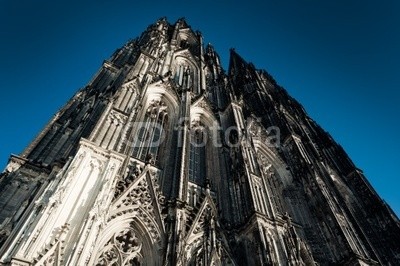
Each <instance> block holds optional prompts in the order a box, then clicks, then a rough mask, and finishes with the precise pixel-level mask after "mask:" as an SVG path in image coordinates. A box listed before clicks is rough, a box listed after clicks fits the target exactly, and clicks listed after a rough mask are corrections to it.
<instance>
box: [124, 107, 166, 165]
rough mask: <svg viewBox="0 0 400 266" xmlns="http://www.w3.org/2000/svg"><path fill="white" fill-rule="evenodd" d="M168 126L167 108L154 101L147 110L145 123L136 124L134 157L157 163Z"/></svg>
mask: <svg viewBox="0 0 400 266" xmlns="http://www.w3.org/2000/svg"><path fill="white" fill-rule="evenodd" d="M167 125H168V113H167V106H166V105H165V103H163V102H162V101H153V102H152V103H151V104H150V106H149V107H148V108H147V110H146V114H145V117H144V121H143V122H136V126H137V133H136V135H135V136H133V152H132V156H133V157H135V158H137V159H139V160H142V161H152V162H153V163H154V162H156V161H157V159H158V153H159V150H160V146H161V145H162V144H163V140H164V139H165V130H166V127H167Z"/></svg>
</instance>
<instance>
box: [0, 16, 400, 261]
mask: <svg viewBox="0 0 400 266" xmlns="http://www.w3.org/2000/svg"><path fill="white" fill-rule="evenodd" d="M0 206H1V208H0V265H19V266H25V265H96V266H97V265H98V266H100V265H113V266H117V265H121V266H122V265H399V264H400V244H399V243H400V223H399V220H398V218H397V216H396V215H395V214H394V213H393V211H392V210H391V209H390V207H389V206H388V205H386V203H384V201H382V200H381V198H380V197H379V195H377V193H376V192H375V190H374V189H373V188H372V187H371V185H370V184H369V183H368V181H367V179H366V178H365V177H364V175H363V173H362V171H361V170H359V169H358V168H357V167H356V166H354V164H353V163H352V161H351V160H350V159H349V157H348V156H347V154H346V153H345V151H344V150H343V149H342V148H341V146H339V145H338V144H337V143H336V142H335V141H334V140H333V139H332V138H331V136H330V135H329V134H328V133H327V132H325V131H324V130H323V129H322V128H321V127H320V126H319V125H318V124H317V123H316V122H314V121H313V120H312V119H311V118H310V117H309V116H308V115H307V114H306V112H305V111H304V109H303V108H302V106H301V105H300V104H299V103H298V102H297V101H296V100H295V99H293V98H292V97H290V96H289V95H288V94H287V92H286V91H285V89H283V88H282V87H280V86H279V85H278V84H277V83H276V82H275V80H274V79H273V78H272V77H271V76H270V75H269V74H268V73H267V72H266V71H263V70H259V69H256V68H255V66H254V65H252V64H251V63H248V62H246V61H245V60H244V59H243V58H242V57H241V56H240V55H239V54H238V53H237V52H236V51H234V50H231V54H230V63H229V68H228V71H227V72H225V71H224V70H223V68H222V66H221V63H220V59H219V56H218V54H217V53H216V51H215V50H214V48H213V47H212V46H211V45H205V44H203V39H202V35H201V34H200V32H196V31H193V30H192V29H191V27H190V26H189V25H188V24H187V23H186V21H185V20H184V19H180V20H178V21H177V22H176V23H175V24H170V23H168V21H167V20H166V19H164V18H162V19H160V20H158V21H157V22H156V23H154V24H152V25H150V26H149V27H148V28H147V29H146V31H145V32H143V34H142V35H141V36H140V37H138V38H136V39H133V40H131V41H129V42H127V43H126V44H125V45H124V46H123V47H122V48H120V49H118V50H116V51H115V52H114V54H113V55H112V56H111V58H110V59H109V60H106V61H104V63H103V65H102V66H101V68H100V70H99V71H98V72H97V73H96V74H95V76H94V78H93V79H92V80H91V81H90V83H89V84H88V85H87V86H86V87H84V88H82V89H81V90H79V91H78V92H77V93H76V94H75V95H74V96H73V97H72V98H71V99H70V101H69V102H68V103H67V104H66V105H65V106H64V107H63V108H62V109H61V110H60V111H58V112H57V113H56V114H55V116H54V117H53V118H52V119H51V120H50V121H49V123H48V124H47V125H46V126H45V128H44V129H43V130H42V131H41V132H40V133H39V134H38V136H37V137H36V138H35V139H34V140H33V141H32V143H31V144H30V145H29V146H28V147H27V148H26V149H25V150H24V151H23V152H22V153H21V154H20V155H19V156H16V155H12V156H11V157H10V159H9V163H8V165H7V166H6V169H5V170H4V172H3V173H2V174H1V177H0Z"/></svg>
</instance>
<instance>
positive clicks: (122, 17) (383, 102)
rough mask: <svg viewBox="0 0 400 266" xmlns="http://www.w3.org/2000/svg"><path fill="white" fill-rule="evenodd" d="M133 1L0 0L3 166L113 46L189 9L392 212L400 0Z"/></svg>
mask: <svg viewBox="0 0 400 266" xmlns="http://www.w3.org/2000/svg"><path fill="white" fill-rule="evenodd" d="M82 2H83V1H82ZM133 2H134V1H118V0H115V1H111V0H109V1H101V0H99V1H85V2H84V3H79V2H77V1H75V2H74V1H40V0H37V1H12V0H8V1H5V0H0V25H1V27H0V36H1V39H0V58H1V71H0V88H1V97H0V114H1V116H0V122H1V130H0V167H3V166H4V165H5V164H6V161H7V158H8V155H9V154H10V153H16V154H18V153H20V152H21V151H22V150H23V148H24V147H25V146H26V145H27V144H28V143H29V142H30V141H31V140H32V139H33V137H34V136H35V135H36V134H37V133H38V132H39V130H40V129H41V128H42V127H43V126H44V125H45V123H46V122H47V121H48V120H49V119H50V118H51V116H52V115H53V114H54V113H55V112H56V111H57V109H59V108H60V107H61V106H62V105H63V104H64V103H65V102H66V101H67V100H68V98H69V97H71V96H72V94H73V93H74V92H75V91H76V90H78V89H79V88H81V87H83V86H85V84H86V83H87V82H88V81H89V80H90V79H91V77H92V76H93V75H94V74H95V72H96V71H97V69H98V68H99V67H100V65H101V63H102V61H103V59H106V58H108V57H109V56H110V55H111V54H112V52H113V51H114V50H115V49H116V48H118V47H120V46H122V45H123V44H124V43H125V42H126V41H127V40H128V39H130V38H134V37H136V36H138V35H139V34H140V33H141V32H142V31H143V30H144V29H145V28H146V27H147V26H148V25H149V24H150V23H152V22H154V21H155V20H156V19H157V18H159V17H162V16H167V18H168V20H169V21H170V22H175V20H176V19H178V18H179V17H186V19H187V21H188V23H189V24H190V25H191V26H192V28H194V29H198V30H200V31H201V32H202V33H203V35H204V38H205V42H211V43H212V44H213V45H214V46H215V48H216V49H217V51H218V52H219V53H220V55H221V57H222V61H223V63H224V67H225V69H226V68H227V62H228V51H229V48H231V47H234V48H236V50H237V51H238V52H239V53H240V54H241V55H242V56H243V57H244V58H245V59H246V60H248V61H251V62H253V63H254V64H255V65H256V67H257V68H263V69H266V70H267V71H268V72H270V73H271V74H272V75H273V76H274V77H275V79H276V80H277V81H278V83H279V84H281V85H282V86H284V87H285V88H286V89H287V90H288V92H289V93H290V94H291V95H292V96H294V97H295V98H296V99H297V100H299V101H300V102H301V103H302V104H303V106H304V107H305V109H306V110H307V111H308V113H309V114H310V116H311V117H312V118H313V119H315V120H316V121H317V122H318V123H319V124H320V125H322V127H323V128H324V129H325V130H327V131H328V132H330V133H331V135H332V136H333V137H334V138H335V140H336V141H337V142H339V143H340V144H341V145H342V146H343V147H344V149H345V150H346V151H347V152H348V154H349V155H350V157H351V158H352V160H353V161H354V162H355V164H356V165H357V166H358V167H359V168H361V169H363V170H364V172H365V174H366V176H367V177H368V179H369V180H370V182H371V183H372V185H373V186H374V188H375V189H376V190H377V191H378V193H379V194H380V195H381V196H382V197H383V199H384V200H386V201H387V202H388V203H389V204H390V205H391V206H392V208H393V209H394V210H395V212H396V213H397V214H398V215H399V214H400V192H399V190H400V179H399V168H398V167H399V166H400V156H399V151H400V144H399V137H398V136H399V129H400V123H399V121H400V119H399V118H398V116H399V115H400V107H399V102H400V92H399V84H400V51H399V47H400V2H399V1H354V0H348V1H340V0H339V1H338V0H335V1H334V0H332V1H318V0H303V1H302V0H293V1H285V0H283V1H277V0H273V1H243V2H235V1H189V0H186V1H162V2H161V1H160V2H156V1H140V2H147V3H133ZM135 2H136V1H135Z"/></svg>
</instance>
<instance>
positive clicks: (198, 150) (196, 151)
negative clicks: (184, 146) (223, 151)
mask: <svg viewBox="0 0 400 266" xmlns="http://www.w3.org/2000/svg"><path fill="white" fill-rule="evenodd" d="M206 144H207V131H206V130H205V128H204V127H203V126H201V125H200V124H198V123H197V124H194V125H192V128H191V130H190V157H189V181H191V182H193V183H196V184H198V185H201V186H203V185H204V184H205V180H206Z"/></svg>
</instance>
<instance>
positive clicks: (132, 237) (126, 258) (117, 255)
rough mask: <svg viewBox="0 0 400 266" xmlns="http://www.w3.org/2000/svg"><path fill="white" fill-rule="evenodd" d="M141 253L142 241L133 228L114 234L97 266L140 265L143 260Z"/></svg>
mask: <svg viewBox="0 0 400 266" xmlns="http://www.w3.org/2000/svg"><path fill="white" fill-rule="evenodd" d="M141 251H142V240H141V239H139V237H138V234H137V233H136V232H135V231H134V230H133V229H132V228H127V229H124V230H122V231H120V232H118V233H116V234H114V236H113V237H112V238H111V239H110V240H109V241H108V242H107V244H106V245H105V246H104V248H103V251H102V253H101V254H100V256H99V258H98V259H97V262H96V264H95V265H96V266H106V265H107V266H111V265H112V266H124V265H126V266H128V265H140V264H141V261H142V259H143V256H142V254H141V253H140V252H141Z"/></svg>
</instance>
